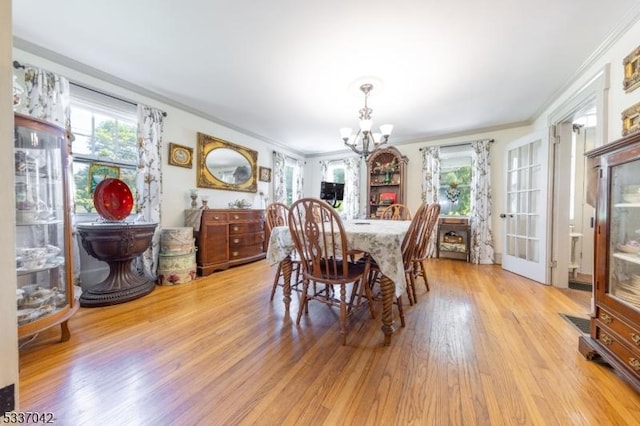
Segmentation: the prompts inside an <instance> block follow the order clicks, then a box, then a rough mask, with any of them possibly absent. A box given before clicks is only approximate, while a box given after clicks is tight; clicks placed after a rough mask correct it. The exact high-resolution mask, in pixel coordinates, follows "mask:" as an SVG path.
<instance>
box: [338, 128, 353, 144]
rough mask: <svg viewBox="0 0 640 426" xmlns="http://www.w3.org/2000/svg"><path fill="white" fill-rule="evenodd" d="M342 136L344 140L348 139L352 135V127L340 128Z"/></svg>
mask: <svg viewBox="0 0 640 426" xmlns="http://www.w3.org/2000/svg"><path fill="white" fill-rule="evenodd" d="M340 137H341V138H342V140H343V141H345V142H346V141H348V140H349V138H350V137H351V128H350V127H343V128H342V129H340Z"/></svg>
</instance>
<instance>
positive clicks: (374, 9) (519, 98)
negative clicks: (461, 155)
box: [12, 0, 638, 154]
mask: <svg viewBox="0 0 640 426" xmlns="http://www.w3.org/2000/svg"><path fill="white" fill-rule="evenodd" d="M637 6H638V1H637V0H607V1H602V0H560V1H559V0H458V1H443V0H440V1H438V0H396V1H393V2H391V1H384V0H369V1H366V2H365V1H360V0H322V1H320V0H318V1H313V0H307V1H301V0H270V1H259V0H254V1H248V0H209V1H206V0H181V1H171V0H161V1H158V0H135V1H131V0H110V1H82V0H76V1H74V0H58V1H51V0H14V1H13V6H12V7H13V33H14V36H15V37H16V40H15V41H16V46H17V47H21V46H32V45H35V46H37V47H38V48H39V49H40V48H41V51H47V50H48V51H52V52H55V53H57V54H59V55H62V56H64V57H66V58H68V59H71V60H72V61H76V62H79V63H81V64H84V65H85V66H87V67H90V68H93V69H95V70H99V72H101V73H107V74H109V75H110V76H113V77H116V78H117V79H121V80H125V81H127V82H129V83H131V84H132V85H135V86H139V87H142V88H145V89H146V90H148V91H151V92H153V93H155V94H158V95H160V96H162V97H163V98H168V99H171V100H172V101H173V102H175V103H178V104H181V105H186V106H188V107H189V108H190V109H192V110H196V111H199V112H200V113H201V114H203V115H205V116H208V117H213V118H215V119H216V120H217V121H219V122H222V123H226V124H227V125H230V126H231V127H232V128H236V129H242V130H243V131H244V132H246V133H249V134H251V135H253V136H256V135H257V136H258V137H260V138H261V139H263V140H266V141H271V142H277V143H279V144H281V145H284V146H289V147H292V148H293V149H295V150H296V151H298V152H300V153H304V154H314V153H322V152H335V151H339V150H341V149H343V145H342V141H341V140H340V137H339V132H338V129H339V128H340V127H356V126H357V120H358V110H359V109H360V108H361V107H362V106H363V96H362V94H361V93H360V92H359V90H358V89H357V86H358V85H357V84H356V85H354V84H353V82H354V81H358V80H360V79H361V78H362V77H366V76H375V77H376V78H378V79H380V80H382V82H383V86H382V88H381V90H378V91H377V92H378V93H376V94H375V95H373V96H371V97H370V101H369V106H370V107H371V108H373V115H372V118H373V122H374V127H377V126H378V125H380V124H384V123H387V122H388V123H392V124H394V126H395V127H394V132H393V134H392V135H391V138H390V142H391V143H403V142H408V141H415V140H425V139H429V138H434V137H438V136H444V135H451V134H460V133H465V132H473V131H477V130H481V129H487V128H494V127H503V126H511V125H517V124H522V123H523V122H529V121H530V120H531V119H533V118H535V117H536V116H537V115H538V114H539V113H540V112H541V111H542V110H543V109H544V108H545V107H546V106H547V105H548V104H549V102H550V101H551V100H552V99H553V98H554V96H557V95H558V94H559V92H560V91H561V90H563V89H564V88H566V85H567V84H568V83H569V81H570V80H571V79H572V78H574V77H575V76H576V75H577V73H579V72H580V71H582V69H583V68H584V66H586V65H588V63H589V60H590V59H592V56H593V55H594V54H595V53H597V52H598V48H599V47H600V46H602V44H603V43H605V42H606V40H607V39H608V38H610V36H611V35H615V34H616V32H618V31H620V30H621V29H623V28H624V27H625V26H626V25H628V24H629V23H630V22H633V21H634V20H635V19H636V16H637V13H638V8H637ZM621 59H622V58H621ZM378 88H380V85H379V84H378V85H377V87H376V89H378Z"/></svg>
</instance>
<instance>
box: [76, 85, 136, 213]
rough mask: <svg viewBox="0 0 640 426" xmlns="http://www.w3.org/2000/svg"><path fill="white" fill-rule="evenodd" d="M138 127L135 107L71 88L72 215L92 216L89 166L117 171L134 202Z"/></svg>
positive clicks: (92, 92)
mask: <svg viewBox="0 0 640 426" xmlns="http://www.w3.org/2000/svg"><path fill="white" fill-rule="evenodd" d="M137 127H138V125H137V112H136V106H135V105H133V104H130V103H128V102H125V101H122V100H119V99H115V98H113V97H111V96H108V95H105V94H102V93H98V92H95V91H93V90H90V89H86V88H84V87H81V86H78V85H75V84H72V85H71V132H72V133H73V135H74V137H75V140H74V141H73V142H72V144H71V150H72V155H73V165H72V167H73V177H74V186H75V188H74V194H73V195H74V213H94V212H95V209H94V206H93V196H92V194H91V187H90V186H89V182H88V178H89V166H90V165H91V163H99V164H103V165H107V166H112V167H117V168H119V170H120V179H122V180H123V181H124V182H125V183H126V184H127V185H128V186H129V188H130V189H131V192H132V193H133V194H134V199H135V187H136V171H137V158H138V148H137V142H136V141H137ZM98 179H101V178H100V177H98ZM94 183H95V182H94ZM93 186H94V187H95V185H93ZM134 209H135V207H134Z"/></svg>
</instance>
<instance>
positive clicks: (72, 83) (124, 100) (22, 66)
mask: <svg viewBox="0 0 640 426" xmlns="http://www.w3.org/2000/svg"><path fill="white" fill-rule="evenodd" d="M13 67H14V68H16V69H18V68H21V69H25V68H26V67H25V66H24V65H23V64H21V63H20V62H18V61H13ZM69 84H71V85H73V86H78V87H82V88H83V89H85V90H90V91H92V92H94V93H98V94H100V95H103V96H108V97H110V98H112V99H115V100H117V101H120V102H124V103H127V104H129V105H133V106H136V107H137V106H138V104H137V103H136V102H131V101H128V100H126V99H122V98H119V97H117V96H114V95H111V94H109V93H104V92H102V91H100V90H96V89H92V88H91V87H87V86H83V85H82V84H79V83H76V82H74V81H70V82H69ZM162 116H163V117H166V116H167V113H166V112H165V111H162Z"/></svg>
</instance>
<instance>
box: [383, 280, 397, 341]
mask: <svg viewBox="0 0 640 426" xmlns="http://www.w3.org/2000/svg"><path fill="white" fill-rule="evenodd" d="M380 291H381V292H382V332H383V333H384V345H385V346H389V345H390V344H391V336H392V335H393V332H394V331H395V327H394V326H393V299H394V298H395V296H396V295H395V285H394V283H393V281H392V280H391V279H390V278H388V277H387V276H386V275H382V276H381V277H380Z"/></svg>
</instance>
